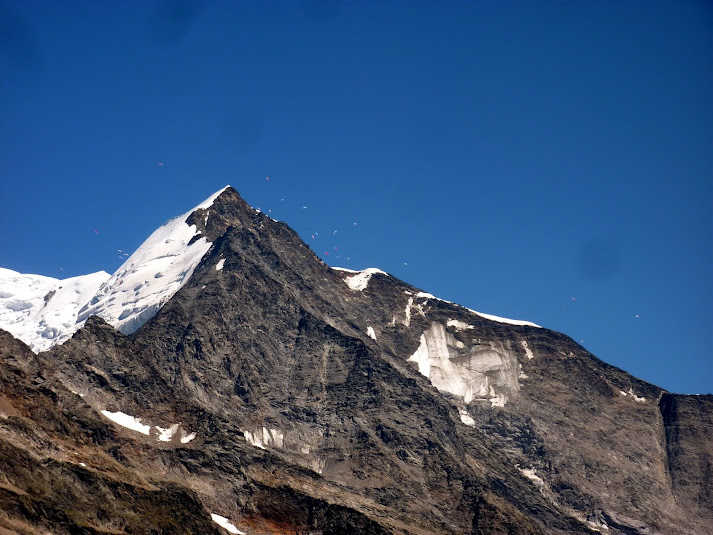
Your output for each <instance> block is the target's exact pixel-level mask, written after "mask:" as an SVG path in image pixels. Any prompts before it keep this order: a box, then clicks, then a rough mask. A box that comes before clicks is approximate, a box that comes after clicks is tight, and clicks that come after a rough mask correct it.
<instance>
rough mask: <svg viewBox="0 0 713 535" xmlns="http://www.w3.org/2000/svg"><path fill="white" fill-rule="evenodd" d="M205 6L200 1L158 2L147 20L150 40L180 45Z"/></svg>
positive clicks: (176, 0)
mask: <svg viewBox="0 0 713 535" xmlns="http://www.w3.org/2000/svg"><path fill="white" fill-rule="evenodd" d="M206 6H207V2H204V1H201V0H159V1H158V2H157V3H156V7H155V8H154V10H153V13H152V14H151V16H150V18H149V26H150V31H151V37H152V39H153V40H154V41H155V42H157V43H160V44H166V45H175V44H178V43H180V42H181V41H183V39H184V38H185V37H186V35H187V34H188V32H190V30H191V27H192V26H193V24H194V23H195V21H196V19H197V18H198V17H199V16H200V15H201V13H203V12H204V11H205V9H206Z"/></svg>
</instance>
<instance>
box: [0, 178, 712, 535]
mask: <svg viewBox="0 0 713 535" xmlns="http://www.w3.org/2000/svg"><path fill="white" fill-rule="evenodd" d="M184 223H185V224H186V225H187V226H188V227H190V228H192V232H193V233H194V234H193V235H192V237H190V239H188V241H187V242H186V246H190V244H191V243H198V242H200V243H206V244H209V245H208V247H207V248H206V250H205V253H204V254H203V255H202V256H201V257H200V259H199V262H198V263H197V264H196V265H195V266H193V269H192V271H191V273H190V275H189V276H187V277H186V278H185V280H183V281H182V284H181V285H180V288H178V289H177V291H176V292H175V294H172V296H171V297H170V299H169V300H167V301H166V302H165V304H163V303H162V305H163V306H160V305H159V306H160V308H156V310H157V311H158V312H157V313H156V315H155V316H153V317H151V319H149V320H148V321H147V322H146V323H145V324H143V325H141V326H140V327H139V328H138V330H136V331H135V332H131V334H128V335H127V334H123V333H122V332H120V331H118V330H116V329H115V328H114V327H113V326H112V325H110V324H108V323H106V322H105V321H104V320H102V319H101V318H99V317H97V316H89V317H88V319H87V321H86V324H84V326H83V327H82V328H81V329H80V330H78V331H77V332H76V333H75V334H74V336H73V337H72V338H71V339H70V340H68V341H67V342H66V343H64V344H63V345H60V346H56V347H54V348H53V349H52V350H51V351H49V352H46V353H40V354H39V355H34V354H33V353H32V352H30V351H29V349H28V348H27V347H26V346H24V344H22V343H21V342H19V341H17V340H15V339H13V338H12V337H11V336H10V335H8V334H4V335H2V336H0V379H1V380H2V389H1V390H0V391H1V392H2V396H1V397H0V466H2V479H1V480H0V491H1V492H2V494H1V495H0V496H1V497H0V503H2V507H0V510H2V511H3V512H2V514H0V533H2V532H3V531H2V530H3V529H4V530H6V531H7V532H9V533H44V532H45V531H47V530H50V531H51V532H52V533H56V534H59V533H220V532H223V533H225V532H232V533H238V532H243V533H248V534H250V535H253V534H272V533H275V534H276V533H293V534H297V533H300V534H302V533H315V534H317V533H320V534H338V533H392V534H407V533H408V534H423V535H425V534H464V533H468V534H491V533H492V534H495V533H510V534H536V533H537V534H545V533H609V534H619V533H622V534H655V533H661V534H690V533H695V534H704V533H710V532H713V515H712V514H711V511H713V498H712V485H713V483H712V482H711V477H710V473H711V462H712V459H713V451H712V448H711V444H712V443H713V442H712V441H711V439H712V438H713V436H712V434H713V425H711V424H712V420H713V396H680V395H673V394H669V393H667V392H665V391H663V390H662V389H660V388H658V387H656V386H654V385H650V384H647V383H645V382H643V381H640V380H638V379H636V378H634V377H632V376H630V375H628V374H626V373H625V372H623V371H621V370H619V369H616V368H613V367H611V366H608V365H607V364H605V363H603V362H601V361H600V360H598V359H597V358H596V357H594V356H593V355H591V354H590V353H588V352H587V351H586V350H585V349H583V348H582V347H580V346H579V345H578V344H576V343H575V342H574V341H573V340H571V339H570V338H568V337H567V336H565V335H562V334H560V333H557V332H554V331H550V330H548V329H544V328H540V327H538V326H535V325H533V324H529V323H527V322H512V321H510V320H505V319H503V318H496V319H493V317H489V316H486V315H482V314H479V313H476V312H474V311H471V310H468V309H465V308H463V307H460V306H458V305H455V304H452V303H448V302H446V301H442V300H439V299H437V298H435V297H433V296H431V295H430V294H426V293H424V292H422V291H421V290H420V289H418V288H414V287H412V286H410V285H408V284H406V283H404V282H402V281H400V280H397V279H395V278H393V277H391V276H389V275H388V274H385V273H383V272H380V271H378V270H368V271H364V272H349V271H346V270H336V269H332V268H330V267H329V266H327V265H325V264H324V263H323V262H321V261H320V260H319V259H318V258H317V257H316V256H315V255H314V254H313V253H312V251H310V249H309V247H308V246H307V245H306V244H304V243H303V242H302V241H301V240H300V239H299V237H298V236H297V235H296V234H295V233H294V232H293V231H292V230H291V229H290V228H289V227H287V226H286V225H284V224H283V223H279V222H275V221H273V220H271V219H270V218H269V217H266V216H265V215H264V214H261V213H258V212H256V211H255V210H253V209H252V208H250V207H249V206H248V205H247V204H246V203H245V202H244V201H243V200H242V199H241V198H240V197H239V195H238V194H237V192H236V191H235V190H233V189H232V188H227V189H225V190H223V191H221V192H219V194H218V195H217V196H215V198H213V199H212V201H211V204H210V206H209V207H200V206H199V207H198V208H197V209H196V210H194V211H192V212H191V213H190V214H188V215H186V217H185V221H184ZM201 240H202V241H201ZM97 302H98V301H97ZM154 312H155V311H154ZM109 319H110V321H111V317H109ZM132 331H133V329H132ZM211 514H212V515H219V516H213V517H211ZM211 518H212V519H213V521H211ZM221 518H224V519H226V520H225V521H223V520H221ZM216 519H217V520H219V521H220V522H222V523H223V525H225V526H227V530H226V529H225V528H224V527H221V524H220V523H218V522H216V521H215V520H216Z"/></svg>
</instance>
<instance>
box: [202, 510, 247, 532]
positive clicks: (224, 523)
mask: <svg viewBox="0 0 713 535" xmlns="http://www.w3.org/2000/svg"><path fill="white" fill-rule="evenodd" d="M210 518H211V520H212V521H213V522H215V523H216V524H218V525H219V526H220V527H221V528H223V529H224V530H226V531H227V532H228V533H233V534H234V535H245V532H244V531H240V530H239V529H238V528H236V527H235V526H234V525H233V524H231V523H230V520H228V519H227V518H225V517H224V516H220V515H216V514H215V513H211V514H210Z"/></svg>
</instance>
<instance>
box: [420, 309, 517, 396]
mask: <svg viewBox="0 0 713 535" xmlns="http://www.w3.org/2000/svg"><path fill="white" fill-rule="evenodd" d="M457 342H458V340H456V339H455V337H454V336H453V335H452V334H450V333H448V332H447V331H446V329H445V327H444V325H443V324H442V323H438V322H432V323H431V326H430V327H429V328H428V329H427V330H426V331H424V332H423V333H422V334H421V337H420V339H419V345H418V348H416V351H415V352H414V353H413V355H411V356H410V357H409V358H408V360H409V361H411V362H415V363H416V364H417V366H418V371H419V373H421V375H424V376H425V377H427V378H428V379H429V380H430V381H431V384H433V386H435V387H436V388H437V389H438V390H440V391H443V392H449V393H451V394H453V395H456V396H458V397H461V398H462V399H463V400H464V401H465V403H470V402H471V401H472V400H475V399H480V400H488V401H489V402H490V403H491V405H492V406H498V407H502V406H504V405H505V402H506V401H507V396H506V394H507V393H512V392H515V391H517V390H519V383H518V371H519V366H518V362H517V357H516V356H515V355H513V354H512V353H510V352H507V351H505V350H504V348H496V347H494V346H493V345H483V344H479V343H477V342H476V343H474V344H473V345H471V346H465V344H462V343H461V344H460V345H459V344H458V343H457Z"/></svg>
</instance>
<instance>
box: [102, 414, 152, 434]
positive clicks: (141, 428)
mask: <svg viewBox="0 0 713 535" xmlns="http://www.w3.org/2000/svg"><path fill="white" fill-rule="evenodd" d="M101 413H102V414H103V415H104V416H106V417H107V418H109V419H110V420H111V421H112V422H114V423H115V424H118V425H120V426H121V427H126V428H127V429H131V430H132V431H138V432H139V433H142V434H144V435H148V434H149V432H150V431H151V426H150V425H146V424H142V423H141V420H140V419H139V418H134V417H133V416H131V415H129V414H126V413H123V412H121V411H117V412H110V411H101Z"/></svg>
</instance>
